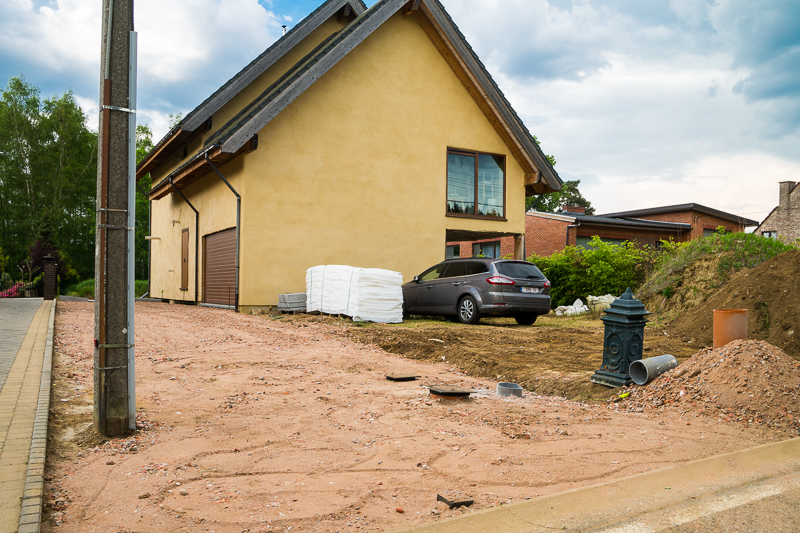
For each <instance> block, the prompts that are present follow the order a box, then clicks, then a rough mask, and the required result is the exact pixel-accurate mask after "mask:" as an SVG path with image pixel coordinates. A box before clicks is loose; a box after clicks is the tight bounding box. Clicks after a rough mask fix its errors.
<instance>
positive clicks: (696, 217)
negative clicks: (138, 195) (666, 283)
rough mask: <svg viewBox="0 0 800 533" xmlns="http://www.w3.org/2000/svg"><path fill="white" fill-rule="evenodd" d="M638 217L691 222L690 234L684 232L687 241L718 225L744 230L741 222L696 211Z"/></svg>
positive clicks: (738, 230) (733, 229)
mask: <svg viewBox="0 0 800 533" xmlns="http://www.w3.org/2000/svg"><path fill="white" fill-rule="evenodd" d="M640 218H642V219H646V220H660V221H663V222H680V223H682V224H691V225H692V232H691V234H684V235H685V236H684V240H687V241H688V240H694V239H700V238H702V237H703V230H706V229H710V230H714V229H717V228H718V227H719V226H723V227H724V228H725V230H726V231H730V232H734V233H735V232H740V231H744V230H745V226H744V224H742V223H737V222H731V221H730V220H726V219H724V218H719V217H715V216H713V215H707V214H705V213H700V212H697V211H675V212H673V213H659V214H655V215H647V216H646V217H640Z"/></svg>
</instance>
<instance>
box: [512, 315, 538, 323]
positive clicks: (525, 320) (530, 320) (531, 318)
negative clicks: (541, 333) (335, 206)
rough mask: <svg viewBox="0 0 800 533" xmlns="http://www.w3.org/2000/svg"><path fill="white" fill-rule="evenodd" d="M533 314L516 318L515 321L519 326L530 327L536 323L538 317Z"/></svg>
mask: <svg viewBox="0 0 800 533" xmlns="http://www.w3.org/2000/svg"><path fill="white" fill-rule="evenodd" d="M537 316H538V315H535V314H533V313H529V314H525V315H517V316H515V317H514V320H516V321H517V324H519V325H520V326H530V325H531V324H533V323H534V322H536V317H537Z"/></svg>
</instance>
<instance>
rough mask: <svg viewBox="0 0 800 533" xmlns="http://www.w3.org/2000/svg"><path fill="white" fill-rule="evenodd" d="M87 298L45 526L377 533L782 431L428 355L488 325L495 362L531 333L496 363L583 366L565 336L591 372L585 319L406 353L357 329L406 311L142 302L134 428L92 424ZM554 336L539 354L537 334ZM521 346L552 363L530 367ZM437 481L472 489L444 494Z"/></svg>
mask: <svg viewBox="0 0 800 533" xmlns="http://www.w3.org/2000/svg"><path fill="white" fill-rule="evenodd" d="M92 305H93V304H90V303H78V302H60V303H59V305H58V311H57V315H56V338H55V349H56V354H55V365H54V366H55V367H54V389H53V395H52V405H51V417H50V424H51V426H50V427H51V434H50V441H49V447H48V462H47V467H46V480H47V481H46V486H45V491H46V497H47V498H48V500H47V505H46V509H45V523H44V525H43V531H46V532H48V531H59V532H60V531H64V532H72V531H74V532H81V533H83V532H90V531H103V532H134V531H142V532H143V531H183V530H192V531H214V532H216V533H224V532H235V533H241V532H245V531H251V532H255V531H259V532H262V531H287V530H288V528H291V529H292V530H293V531H320V532H335V531H355V530H366V531H385V530H392V529H395V528H399V527H403V526H408V525H412V524H418V523H424V522H430V521H435V520H440V519H442V518H444V517H447V516H451V515H456V514H462V513H471V512H473V511H474V510H477V509H485V508H487V507H492V506H496V505H503V504H504V503H507V502H511V501H518V500H521V499H525V498H535V497H537V496H541V495H544V494H550V493H553V492H559V491H563V490H566V489H571V488H575V487H579V486H583V485H589V484H594V483H597V482H599V481H605V480H609V479H614V478H618V477H622V476H627V475H631V474H635V473H639V472H644V471H647V470H651V469H659V468H663V467H665V466H669V465H672V464H674V463H681V462H685V461H689V460H692V459H696V458H700V457H707V456H710V455H715V454H718V453H723V452H728V451H733V450H738V449H743V448H747V447H751V446H754V445H757V444H761V443H764V442H768V441H770V440H772V439H778V438H783V437H784V436H785V435H784V433H785V431H784V430H776V429H774V428H771V427H769V426H766V425H749V427H745V424H743V423H741V422H738V421H736V420H735V419H730V418H729V421H725V420H723V418H722V417H721V416H717V413H711V412H710V411H708V412H706V414H701V413H700V412H698V411H697V410H695V412H686V410H685V409H681V410H679V409H677V408H675V409H671V408H670V407H669V406H668V405H665V406H661V407H660V408H659V409H658V410H646V409H638V410H639V411H641V412H635V411H636V410H634V412H629V411H628V410H627V409H626V408H625V407H624V405H623V404H622V403H605V402H604V403H596V402H595V403H588V402H587V401H584V402H582V403H581V402H575V401H569V400H566V399H563V398H556V397H548V396H537V395H534V394H532V393H530V392H526V393H525V395H524V396H523V397H522V398H499V397H497V396H496V395H495V394H494V390H495V387H496V381H492V380H489V379H486V378H479V377H474V376H470V375H467V374H466V373H464V372H462V370H461V369H460V367H457V366H455V365H454V363H453V361H451V357H455V356H454V355H453V356H451V355H448V354H444V360H443V359H442V356H441V355H439V354H438V352H435V350H437V349H440V348H442V347H443V346H444V347H447V346H448V345H449V344H451V343H454V342H453V339H455V338H456V337H457V336H459V335H460V336H462V337H463V340H462V341H461V342H462V344H469V343H472V342H473V341H474V339H477V338H483V339H485V340H486V342H485V344H483V345H480V346H478V345H477V344H474V345H470V346H471V348H470V350H469V353H470V354H472V355H471V357H473V358H478V357H482V358H484V359H486V361H487V363H486V364H487V367H490V368H489V370H491V369H493V368H494V367H492V366H491V365H492V364H495V365H497V364H498V361H501V360H503V359H504V357H505V356H506V354H507V353H510V352H511V351H514V350H517V349H516V348H512V347H511V346H510V345H509V344H508V343H509V342H512V343H514V342H520V340H521V339H524V341H525V342H524V343H520V344H519V346H522V347H523V348H521V349H520V350H521V351H520V353H525V354H527V355H526V357H525V358H523V357H522V356H518V357H516V358H515V362H514V365H513V366H514V367H515V368H511V367H510V366H508V365H506V366H503V367H502V368H503V370H501V371H500V372H497V373H499V374H501V378H502V379H503V380H507V379H508V380H511V379H510V377H509V375H511V376H513V375H514V372H520V374H519V375H520V376H523V377H524V375H528V374H529V375H530V379H531V380H532V381H531V383H533V384H534V385H535V382H536V378H535V374H537V373H538V374H542V373H543V371H546V372H544V373H547V374H548V375H549V376H550V377H551V378H553V379H552V382H554V383H555V382H558V381H559V380H560V379H561V378H562V377H563V376H562V375H561V374H562V373H563V372H564V371H565V370H569V371H572V370H574V369H570V368H567V369H564V368H559V367H553V368H550V369H546V368H543V365H544V366H546V365H547V364H551V365H552V363H546V362H545V361H546V360H547V358H548V357H549V356H550V355H553V354H557V353H561V352H563V351H565V350H567V349H569V347H570V346H571V347H572V348H571V349H572V351H573V352H574V353H576V354H577V355H576V357H582V358H585V359H587V362H586V363H585V365H586V367H585V368H581V372H583V373H584V374H583V376H585V375H586V372H588V371H589V370H591V369H593V368H596V367H597V366H598V365H597V364H596V363H597V362H599V359H596V360H590V359H589V358H591V357H595V358H597V357H599V356H598V355H597V354H593V353H588V351H587V353H585V354H584V350H585V349H586V348H585V339H587V338H591V339H595V338H596V337H597V335H598V334H597V332H596V331H595V329H596V328H594V327H589V328H588V331H582V329H581V328H580V327H577V326H576V330H575V331H573V330H572V329H570V328H559V327H558V326H556V325H540V324H539V323H537V325H535V326H532V327H528V328H517V329H513V328H512V327H510V326H504V325H502V324H500V325H495V326H492V325H478V326H460V325H459V326H460V327H458V328H451V327H449V325H447V324H443V323H429V324H428V325H422V324H421V323H420V324H417V325H415V326H414V327H413V328H410V327H407V328H406V329H416V330H417V334H419V335H421V337H420V338H422V337H424V338H425V339H438V341H436V340H431V341H428V340H426V341H425V342H426V343H431V344H433V345H442V346H439V347H438V348H435V349H432V350H431V351H430V353H428V355H425V356H424V357H420V356H419V354H418V353H417V352H415V351H414V350H410V351H409V357H404V356H402V355H398V354H395V353H390V352H388V351H385V350H384V349H382V348H380V347H378V346H376V345H375V344H363V343H362V342H360V341H359V339H360V340H370V339H369V338H366V337H364V335H366V334H367V333H365V332H370V331H372V333H369V335H372V337H371V338H372V339H373V340H376V341H378V342H379V343H380V344H382V345H387V346H388V344H389V343H390V342H391V341H390V340H387V339H389V338H391V337H396V336H398V334H397V332H398V331H401V330H400V329H399V328H389V327H384V328H377V329H373V328H371V327H365V328H361V327H357V326H353V325H350V326H345V325H342V324H343V322H342V321H336V320H333V319H329V320H312V319H299V318H298V317H294V318H282V319H279V318H275V317H270V316H245V315H237V314H234V313H232V312H229V311H223V310H217V309H207V308H198V307H186V306H169V305H166V304H150V303H137V304H136V306H137V307H136V313H137V340H136V342H137V379H136V382H137V384H136V386H137V398H138V400H137V402H138V403H137V411H138V413H139V416H138V422H139V425H140V429H139V431H137V432H136V433H135V434H133V435H131V436H128V437H126V438H121V439H112V440H109V441H104V440H103V439H102V438H101V437H100V436H98V435H96V434H94V432H93V431H92V429H91V406H92V320H93V308H92ZM437 328H438V329H437ZM378 329H381V330H383V331H384V333H383V335H382V336H375V335H376V334H375V333H374V332H375V331H378ZM429 330H430V331H429ZM511 331H513V332H514V333H513V334H510V333H509V332H511ZM655 331H656V330H653V332H654V335H656V333H655ZM448 335H452V336H453V338H452V339H451V337H448ZM509 335H510V337H509ZM664 337H665V338H668V337H669V336H668V335H667V336H664ZM546 339H550V341H547V342H548V343H549V344H548V349H547V351H546V352H545V351H544V350H542V349H540V348H537V346H538V344H537V343H540V342H541V343H543V342H545V340H546ZM555 339H562V340H563V342H564V343H566V344H565V346H566V348H558V346H560V345H558V344H557V343H556V344H553V343H554V342H555ZM595 340H596V339H595ZM559 342H562V341H559ZM593 342H594V341H593ZM677 347H678V346H677V345H676V346H675V348H677ZM559 350H561V352H559ZM651 350H652V351H651V352H650V354H651V355H655V354H656V353H654V352H656V351H661V348H660V347H658V346H655V347H652V348H651ZM665 350H666V349H665ZM687 350H689V351H691V352H692V353H693V352H694V351H696V349H693V348H691V347H687V346H686V345H684V354H683V355H682V357H686V354H685V351H687ZM457 351H458V350H457V349H454V350H452V353H453V354H454V353H455V352H457ZM419 353H422V352H419ZM433 353H435V355H431V354H433ZM415 358H416V359H415ZM574 359H575V358H574V357H573V358H572V360H573V361H574ZM526 360H527V364H528V365H533V366H536V365H539V366H540V367H542V368H540V369H539V370H537V371H536V372H528V370H526V368H525V364H526V363H525V361H526ZM464 361H467V360H466V359H465V360H464ZM474 364H475V365H476V366H475V368H477V363H474ZM464 365H465V366H466V363H464ZM460 366H461V365H460ZM461 368H463V366H461ZM475 368H473V369H472V370H471V373H472V374H476V375H477V374H478V372H477V371H475ZM525 372H528V374H525ZM388 373H411V374H419V375H421V376H422V377H421V378H420V379H419V380H417V381H411V382H391V381H388V380H386V379H385V374H388ZM497 373H495V374H492V373H491V372H489V371H488V370H487V372H486V373H485V374H484V375H493V377H495V378H496V374H497ZM566 377H567V378H569V379H567V380H566V381H567V382H577V381H578V378H577V377H575V376H571V375H567V376H566ZM581 379H582V378H581ZM570 380H572V381H570ZM519 381H524V380H519ZM437 383H445V384H452V385H460V386H463V387H467V388H469V389H472V390H475V391H477V392H476V393H475V394H473V395H472V396H471V398H470V399H469V400H464V401H458V402H452V401H442V400H434V399H431V397H430V395H429V392H428V390H427V389H426V388H425V386H426V385H432V384H437ZM533 388H535V387H533ZM567 388H569V387H567ZM603 392H604V394H605V395H606V396H608V391H607V390H606V391H603ZM712 414H713V415H714V416H711V415H712ZM437 494H440V495H442V496H444V497H445V498H447V499H450V500H463V499H472V500H474V501H475V503H474V504H473V505H472V507H470V508H466V509H465V508H461V509H459V510H455V511H451V510H449V509H448V508H447V506H446V505H445V504H443V503H437V501H436V498H437Z"/></svg>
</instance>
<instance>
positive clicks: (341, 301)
mask: <svg viewBox="0 0 800 533" xmlns="http://www.w3.org/2000/svg"><path fill="white" fill-rule="evenodd" d="M402 283H403V276H402V274H400V272H394V271H391V270H384V269H382V268H357V267H351V266H344V265H321V266H315V267H311V268H309V269H308V270H306V311H307V312H312V311H320V312H322V313H330V314H342V315H347V316H349V317H351V318H352V319H353V320H355V321H356V322H382V323H389V324H393V323H399V322H402V321H403V290H402V289H401V288H400V285H402Z"/></svg>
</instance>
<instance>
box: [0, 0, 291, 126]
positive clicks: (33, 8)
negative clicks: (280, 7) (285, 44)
mask: <svg viewBox="0 0 800 533" xmlns="http://www.w3.org/2000/svg"><path fill="white" fill-rule="evenodd" d="M5 4H6V5H4V6H3V16H2V17H1V18H0V57H2V58H3V68H4V70H7V71H10V72H11V73H10V74H9V75H13V74H15V73H17V72H20V71H22V72H23V73H24V74H25V75H26V77H27V78H28V79H29V81H32V82H33V83H34V84H35V85H39V86H46V85H49V86H55V87H60V89H57V90H59V91H62V92H63V91H64V90H66V88H67V86H70V87H72V88H73V89H76V93H78V92H80V93H82V96H83V97H84V98H86V97H87V95H89V94H91V93H90V92H91V91H94V90H96V87H97V86H98V84H99V78H100V47H101V8H102V2H101V1H100V0H53V1H51V2H45V3H42V2H38V1H37V2H36V3H34V2H32V1H31V0H6V2H5ZM40 4H42V5H40ZM134 22H135V23H134V25H135V29H136V31H137V33H138V43H139V56H138V74H139V99H140V101H144V102H147V103H148V105H149V107H151V108H153V109H162V110H163V113H164V114H166V113H167V112H175V111H176V109H180V108H188V109H191V108H193V107H194V106H195V105H197V104H199V103H200V102H201V101H202V100H203V99H204V98H205V97H206V96H208V95H209V94H211V93H212V92H213V91H214V90H216V88H217V87H219V86H220V85H221V84H222V83H224V82H225V81H226V80H227V79H228V78H229V77H230V76H232V75H234V74H235V73H236V72H237V71H238V70H240V69H241V68H242V67H244V66H245V65H246V64H247V63H248V62H249V61H251V60H252V59H253V58H254V57H255V56H257V55H258V54H260V53H261V52H262V51H263V50H264V49H265V48H267V46H269V44H270V43H272V42H273V41H274V40H275V39H276V38H277V37H278V36H279V35H280V34H281V27H280V22H279V21H278V19H277V18H276V16H275V15H274V14H273V13H272V12H271V11H268V10H267V9H266V8H265V7H264V6H262V5H259V3H258V0H169V1H167V2H165V1H162V0H158V1H157V0H137V1H136V3H135V14H134ZM76 83H77V85H78V87H76ZM91 96H93V95H91ZM184 113H185V111H184Z"/></svg>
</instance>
